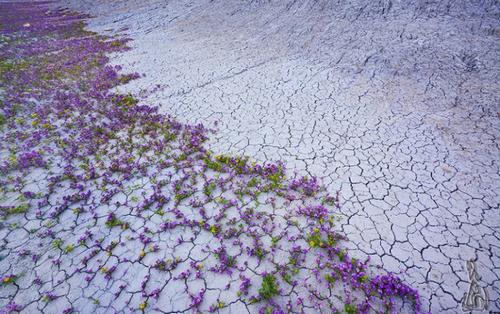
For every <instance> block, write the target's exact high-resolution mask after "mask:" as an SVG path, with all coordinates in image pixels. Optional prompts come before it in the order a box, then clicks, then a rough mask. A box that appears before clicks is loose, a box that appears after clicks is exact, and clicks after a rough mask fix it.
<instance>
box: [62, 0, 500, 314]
mask: <svg viewBox="0 0 500 314" xmlns="http://www.w3.org/2000/svg"><path fill="white" fill-rule="evenodd" d="M70 2H71V1H70ZM345 2H347V1H325V0H318V1H309V0H304V1H288V0H287V1H285V0H284V1H233V0H224V1H159V0H150V1H144V0H141V1H139V0H137V1H97V0H96V1H81V0H78V1H76V0H75V1H72V3H68V1H61V4H62V5H64V6H68V5H69V6H70V7H72V8H74V9H77V10H80V11H83V12H88V13H90V14H92V15H94V16H95V19H92V20H91V21H90V25H91V28H92V29H94V30H97V31H100V32H103V33H109V32H112V33H114V32H116V33H120V34H122V35H124V34H126V35H128V36H130V37H131V38H132V39H133V40H134V41H133V42H132V43H131V45H132V47H133V49H132V50H130V51H128V52H126V53H124V54H120V55H118V56H116V57H115V58H114V59H113V62H115V63H117V64H122V65H124V70H125V71H137V72H139V73H144V74H145V75H146V76H144V77H143V78H141V79H139V80H137V81H134V82H132V83H130V84H128V85H127V86H125V87H124V88H122V89H124V91H125V92H132V93H134V94H136V95H140V96H142V97H144V98H145V101H146V102H147V103H150V104H158V103H161V105H162V110H163V111H164V112H167V113H171V114H172V115H173V116H175V117H177V118H178V119H179V120H181V121H186V122H203V123H204V124H205V125H207V126H214V123H217V128H218V129H219V131H218V132H217V134H216V135H215V137H212V143H211V147H212V148H213V149H214V150H216V151H218V152H231V153H242V154H247V155H249V156H251V157H252V158H255V159H259V160H276V159H282V160H285V161H286V162H287V165H288V168H289V170H290V171H297V172H299V173H301V174H310V175H315V176H318V177H319V178H321V179H322V180H323V182H324V183H325V184H326V185H328V187H329V188H330V189H331V190H332V191H335V190H340V192H341V196H342V200H343V206H342V211H343V214H345V215H346V218H345V219H344V221H343V222H342V223H343V224H342V228H343V231H344V232H345V233H346V234H347V235H348V236H349V238H350V239H351V241H352V246H353V249H355V250H356V254H357V255H358V256H359V257H366V256H370V257H371V258H372V260H373V262H374V263H378V264H380V265H382V266H383V267H384V268H386V269H387V270H390V271H395V272H400V271H403V272H405V273H406V275H404V276H403V277H404V278H405V280H406V281H407V282H408V283H410V284H412V285H413V286H415V287H416V288H419V289H420V291H421V294H422V297H423V299H424V302H426V303H425V305H426V307H428V309H430V310H432V311H433V312H434V313H457V312H460V302H461V300H462V297H463V295H464V293H466V292H467V290H468V288H469V279H468V273H467V270H466V265H465V262H466V261H467V260H470V259H473V258H477V267H478V271H479V274H480V275H481V276H482V277H481V280H480V284H481V285H482V286H483V287H485V288H486V289H487V290H488V292H489V295H490V300H491V301H490V310H493V311H500V270H499V268H500V215H499V213H500V212H499V203H500V197H499V193H500V179H499V177H500V176H499V170H500V169H499V159H500V150H499V144H498V136H499V134H500V119H499V113H500V99H499V98H500V97H499V92H498V85H499V84H498V83H499V79H498V78H499V77H500V76H499V75H500V71H499V65H500V61H499V57H500V41H499V35H500V22H499V21H500V14H499V12H500V5H499V3H498V2H497V1H390V0H389V1H349V4H346V3H345Z"/></svg>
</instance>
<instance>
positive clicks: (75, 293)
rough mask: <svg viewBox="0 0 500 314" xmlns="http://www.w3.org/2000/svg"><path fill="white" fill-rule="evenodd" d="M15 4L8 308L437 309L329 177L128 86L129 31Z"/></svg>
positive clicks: (4, 161)
mask: <svg viewBox="0 0 500 314" xmlns="http://www.w3.org/2000/svg"><path fill="white" fill-rule="evenodd" d="M0 20H1V21H2V24H1V25H0V73H1V75H0V86H1V91H2V94H1V95H0V104H1V107H0V109H1V110H0V174H1V177H0V235H1V239H2V241H1V243H0V248H1V255H0V272H1V277H0V284H1V288H2V289H1V290H0V311H1V313H13V312H24V313H39V312H40V313H61V312H62V313H66V314H68V313H73V312H80V313H90V312H98V313H114V312H121V313H130V312H161V313H186V312H191V313H200V312H202V313H206V312H235V313H243V312H250V313H256V312H258V313H269V314H271V313H272V314H282V313H318V312H321V313H340V312H346V313H368V312H375V313H385V312H397V313H401V312H414V313H421V312H422V306H421V305H422V304H421V299H420V297H419V293H418V291H417V290H416V289H414V288H412V287H411V286H409V285H407V284H406V283H405V282H404V281H403V280H402V279H401V278H400V277H399V276H398V275H397V274H394V273H390V272H387V271H385V270H383V269H381V268H380V267H375V266H374V265H373V264H370V263H369V260H368V259H359V258H356V257H355V256H352V255H351V254H350V251H349V250H348V249H346V247H345V244H346V239H345V236H344V235H343V234H342V233H341V232H339V231H340V229H339V226H338V222H339V220H340V219H342V217H343V216H345V215H343V214H342V212H341V211H339V201H338V197H337V196H336V195H331V194H329V193H328V192H327V191H326V190H325V189H324V188H322V186H321V185H319V184H318V181H317V180H316V179H315V178H310V177H298V176H296V177H295V178H290V177H289V176H287V175H286V169H285V168H284V165H283V164H282V163H281V162H277V163H269V162H262V163H256V162H254V161H252V160H250V159H248V158H246V157H242V156H238V155H227V154H217V155H215V154H213V153H212V152H211V151H210V150H207V148H206V145H205V141H206V140H207V138H208V137H209V136H210V135H213V134H211V133H210V132H209V131H208V130H207V129H206V128H205V127H204V126H203V125H202V124H196V125H189V124H182V123H179V122H177V121H176V120H175V119H173V118H171V117H170V116H168V115H165V114H161V113H158V108H157V107H152V106H147V105H144V104H142V103H141V102H139V101H138V100H137V99H136V98H134V97H133V96H131V95H125V94H118V93H115V92H113V91H112V89H113V88H114V87H117V86H120V85H123V84H126V83H128V82H130V81H132V80H134V79H136V78H137V77H138V75H137V74H135V73H129V74H127V73H124V72H123V71H120V70H121V68H120V67H119V66H114V67H113V66H110V65H109V64H108V61H109V59H108V57H107V55H108V54H109V53H123V52H124V51H126V50H127V46H126V43H127V39H125V38H122V37H116V38H111V37H108V36H99V35H98V34H96V33H92V32H89V31H86V30H85V29H84V26H85V16H84V15H81V14H78V13H76V12H73V11H69V10H66V9H62V10H54V9H52V10H51V9H50V6H49V3H45V2H40V3H33V2H16V3H0Z"/></svg>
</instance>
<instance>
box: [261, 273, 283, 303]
mask: <svg viewBox="0 0 500 314" xmlns="http://www.w3.org/2000/svg"><path fill="white" fill-rule="evenodd" d="M278 293H279V287H278V284H277V283H276V278H275V277H274V275H272V274H266V275H265V276H264V278H262V286H261V287H260V289H259V295H260V296H261V297H262V298H263V299H264V300H269V299H270V298H272V297H274V296H275V295H277V294H278Z"/></svg>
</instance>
